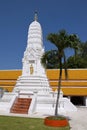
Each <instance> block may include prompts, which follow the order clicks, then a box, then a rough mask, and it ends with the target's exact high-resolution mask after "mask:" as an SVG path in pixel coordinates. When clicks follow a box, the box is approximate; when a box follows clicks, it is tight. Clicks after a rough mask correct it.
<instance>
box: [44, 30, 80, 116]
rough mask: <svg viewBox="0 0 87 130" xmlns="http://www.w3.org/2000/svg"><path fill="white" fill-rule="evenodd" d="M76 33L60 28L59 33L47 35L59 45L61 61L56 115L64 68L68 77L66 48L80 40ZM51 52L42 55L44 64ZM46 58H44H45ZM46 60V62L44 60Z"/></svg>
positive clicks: (48, 38)
mask: <svg viewBox="0 0 87 130" xmlns="http://www.w3.org/2000/svg"><path fill="white" fill-rule="evenodd" d="M73 36H74V35H68V34H67V32H66V31H65V30H60V31H59V32H58V33H50V34H49V35H48V36H47V40H48V41H50V42H51V43H52V44H54V45H55V46H56V47H57V56H58V61H57V62H59V70H60V73H59V80H58V81H59V82H58V93H57V100H56V107H55V116H58V107H59V95H60V90H61V80H62V69H63V68H64V70H65V78H66V79H67V66H66V55H65V51H64V50H65V49H66V48H69V47H71V48H74V49H75V45H76V46H77V44H78V43H77V41H78V40H79V39H78V38H77V37H75V38H73ZM48 54H49V52H48V53H47V52H46V54H44V55H43V57H42V64H43V63H47V62H46V58H47V55H48ZM43 59H44V60H43ZM44 61H45V62H44Z"/></svg>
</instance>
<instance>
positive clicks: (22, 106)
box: [10, 98, 32, 114]
mask: <svg viewBox="0 0 87 130" xmlns="http://www.w3.org/2000/svg"><path fill="white" fill-rule="evenodd" d="M31 100H32V99H31V98H16V100H15V102H14V104H13V106H12V108H11V110H10V113H17V114H28V109H29V106H30V104H31Z"/></svg>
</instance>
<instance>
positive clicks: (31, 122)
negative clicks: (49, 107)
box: [0, 116, 70, 130]
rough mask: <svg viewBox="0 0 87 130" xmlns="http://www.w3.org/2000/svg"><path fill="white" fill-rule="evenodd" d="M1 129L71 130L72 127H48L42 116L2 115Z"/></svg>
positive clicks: (0, 119)
mask: <svg viewBox="0 0 87 130" xmlns="http://www.w3.org/2000/svg"><path fill="white" fill-rule="evenodd" d="M0 130H70V128H69V127H63V128H58V127H57V128H54V127H48V126H45V125H44V120H43V119H40V118H24V117H9V116H0Z"/></svg>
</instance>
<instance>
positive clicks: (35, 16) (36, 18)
mask: <svg viewBox="0 0 87 130" xmlns="http://www.w3.org/2000/svg"><path fill="white" fill-rule="evenodd" d="M34 20H35V21H37V20H38V16H37V11H35V15H34Z"/></svg>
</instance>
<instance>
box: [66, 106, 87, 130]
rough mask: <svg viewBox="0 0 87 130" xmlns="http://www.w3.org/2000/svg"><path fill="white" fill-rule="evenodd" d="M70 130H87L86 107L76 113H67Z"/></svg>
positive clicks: (80, 108)
mask: <svg viewBox="0 0 87 130" xmlns="http://www.w3.org/2000/svg"><path fill="white" fill-rule="evenodd" d="M66 115H67V116H68V117H69V119H70V120H69V122H70V126H71V130H87V107H85V108H83V107H79V108H78V110H77V112H74V113H73V112H72V113H67V114H66Z"/></svg>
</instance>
